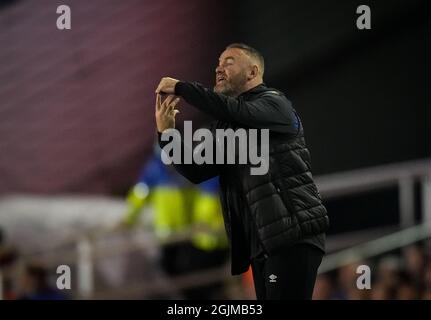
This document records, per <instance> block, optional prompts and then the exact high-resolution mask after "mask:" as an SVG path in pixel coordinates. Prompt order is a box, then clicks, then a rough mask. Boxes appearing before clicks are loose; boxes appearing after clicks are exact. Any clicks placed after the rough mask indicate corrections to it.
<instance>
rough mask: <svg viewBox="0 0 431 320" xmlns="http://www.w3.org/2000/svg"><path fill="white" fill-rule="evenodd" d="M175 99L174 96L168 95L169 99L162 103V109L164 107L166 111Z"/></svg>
mask: <svg viewBox="0 0 431 320" xmlns="http://www.w3.org/2000/svg"><path fill="white" fill-rule="evenodd" d="M174 98H175V96H174V95H172V94H170V95H168V97H167V98H166V99H165V101H163V103H162V107H163V109H164V110H166V108H167V107H168V106H169V105H170V104H171V103H172V100H173V99H174Z"/></svg>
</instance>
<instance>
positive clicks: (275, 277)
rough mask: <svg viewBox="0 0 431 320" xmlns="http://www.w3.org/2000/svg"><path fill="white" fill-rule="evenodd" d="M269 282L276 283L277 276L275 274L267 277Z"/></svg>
mask: <svg viewBox="0 0 431 320" xmlns="http://www.w3.org/2000/svg"><path fill="white" fill-rule="evenodd" d="M269 282H277V276H276V275H275V274H271V275H270V276H269Z"/></svg>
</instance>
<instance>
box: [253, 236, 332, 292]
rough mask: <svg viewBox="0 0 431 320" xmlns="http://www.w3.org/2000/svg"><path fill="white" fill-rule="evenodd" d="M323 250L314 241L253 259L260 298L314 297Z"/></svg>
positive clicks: (254, 279) (254, 274) (254, 275)
mask: <svg viewBox="0 0 431 320" xmlns="http://www.w3.org/2000/svg"><path fill="white" fill-rule="evenodd" d="M323 255H324V253H323V251H322V250H320V249H319V248H317V247H315V246H313V245H311V244H307V243H304V244H297V245H294V246H292V247H289V248H287V249H284V250H283V252H281V253H279V254H277V255H274V256H269V257H266V258H265V257H261V258H255V259H253V260H252V263H251V267H252V271H253V281H254V287H255V290H256V297H257V299H258V300H265V299H267V300H279V299H289V300H310V299H311V298H312V295H313V289H314V283H315V282H316V276H317V269H318V268H319V266H320V263H321V262H322V258H323Z"/></svg>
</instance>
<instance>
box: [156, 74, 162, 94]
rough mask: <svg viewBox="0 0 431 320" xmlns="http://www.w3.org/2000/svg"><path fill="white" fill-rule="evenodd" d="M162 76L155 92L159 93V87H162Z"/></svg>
mask: <svg viewBox="0 0 431 320" xmlns="http://www.w3.org/2000/svg"><path fill="white" fill-rule="evenodd" d="M163 82H164V81H163V78H162V79H161V80H160V82H159V85H158V86H157V88H156V93H160V89H161V88H162V85H163Z"/></svg>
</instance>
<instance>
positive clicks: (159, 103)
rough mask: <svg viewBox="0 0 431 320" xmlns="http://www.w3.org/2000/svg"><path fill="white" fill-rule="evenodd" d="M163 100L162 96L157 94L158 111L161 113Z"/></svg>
mask: <svg viewBox="0 0 431 320" xmlns="http://www.w3.org/2000/svg"><path fill="white" fill-rule="evenodd" d="M161 100H162V98H161V96H160V94H158V93H157V94H156V111H160V109H161V104H162V103H161Z"/></svg>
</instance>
